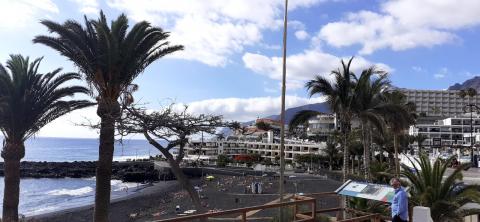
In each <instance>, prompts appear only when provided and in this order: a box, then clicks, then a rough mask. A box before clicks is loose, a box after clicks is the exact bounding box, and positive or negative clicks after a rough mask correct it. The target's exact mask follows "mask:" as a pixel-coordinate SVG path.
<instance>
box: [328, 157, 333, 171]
mask: <svg viewBox="0 0 480 222" xmlns="http://www.w3.org/2000/svg"><path fill="white" fill-rule="evenodd" d="M328 165H329V167H328V168H329V169H330V171H332V170H333V166H332V165H333V161H332V157H331V156H330V157H329V160H328Z"/></svg>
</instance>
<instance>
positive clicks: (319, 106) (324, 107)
mask: <svg viewBox="0 0 480 222" xmlns="http://www.w3.org/2000/svg"><path fill="white" fill-rule="evenodd" d="M303 110H314V111H317V112H322V113H331V112H330V108H329V106H328V104H327V102H323V103H312V104H307V105H302V106H297V107H292V108H288V109H286V110H285V122H286V123H287V124H288V123H289V122H290V121H291V120H292V119H293V117H294V116H295V114H296V113H297V112H299V111H303ZM262 118H265V119H273V120H280V114H278V115H270V116H266V117H262ZM254 123H255V120H252V121H248V122H245V123H244V124H248V125H251V124H254Z"/></svg>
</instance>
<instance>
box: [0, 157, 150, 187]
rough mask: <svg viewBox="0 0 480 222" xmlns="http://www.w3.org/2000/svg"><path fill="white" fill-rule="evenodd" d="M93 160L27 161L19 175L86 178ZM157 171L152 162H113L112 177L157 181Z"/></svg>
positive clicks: (92, 171)
mask: <svg viewBox="0 0 480 222" xmlns="http://www.w3.org/2000/svg"><path fill="white" fill-rule="evenodd" d="M95 168H96V162H95V161H78V162H77V161H75V162H29V161H24V162H22V163H21V165H20V176H21V177H23V178H65V177H71V178H88V177H94V176H95ZM158 174H159V173H158V171H157V170H155V169H154V167H153V162H150V161H136V162H113V165H112V179H118V180H122V181H124V182H153V181H158V179H159V176H158ZM3 175H4V165H3V162H0V177H1V176H3Z"/></svg>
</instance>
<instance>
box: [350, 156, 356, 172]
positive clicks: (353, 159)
mask: <svg viewBox="0 0 480 222" xmlns="http://www.w3.org/2000/svg"><path fill="white" fill-rule="evenodd" d="M350 157H351V158H352V171H351V174H355V155H353V156H350Z"/></svg>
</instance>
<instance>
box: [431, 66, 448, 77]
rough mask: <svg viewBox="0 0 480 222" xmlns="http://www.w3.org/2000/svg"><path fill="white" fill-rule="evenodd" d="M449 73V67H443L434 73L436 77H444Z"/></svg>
mask: <svg viewBox="0 0 480 222" xmlns="http://www.w3.org/2000/svg"><path fill="white" fill-rule="evenodd" d="M447 74H448V69H447V68H441V69H440V70H439V71H438V72H437V73H435V74H434V75H433V77H434V78H435V79H443V78H445V76H447Z"/></svg>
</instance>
